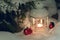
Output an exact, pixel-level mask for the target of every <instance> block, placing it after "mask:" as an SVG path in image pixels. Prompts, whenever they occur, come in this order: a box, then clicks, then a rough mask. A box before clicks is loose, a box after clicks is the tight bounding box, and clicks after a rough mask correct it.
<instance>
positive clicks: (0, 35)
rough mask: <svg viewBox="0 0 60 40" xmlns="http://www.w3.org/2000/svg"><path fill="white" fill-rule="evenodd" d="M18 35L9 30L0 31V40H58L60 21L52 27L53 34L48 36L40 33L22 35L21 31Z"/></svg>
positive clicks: (59, 36)
mask: <svg viewBox="0 0 60 40" xmlns="http://www.w3.org/2000/svg"><path fill="white" fill-rule="evenodd" d="M18 34H19V35H17V34H16V33H15V34H12V33H9V32H0V40H60V22H59V23H57V24H56V26H55V28H54V34H52V35H50V36H43V35H41V34H34V35H28V36H27V35H24V34H23V32H20V33H18Z"/></svg>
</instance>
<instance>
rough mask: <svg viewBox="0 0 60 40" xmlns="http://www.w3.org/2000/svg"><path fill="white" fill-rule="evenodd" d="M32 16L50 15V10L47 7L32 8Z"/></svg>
mask: <svg viewBox="0 0 60 40" xmlns="http://www.w3.org/2000/svg"><path fill="white" fill-rule="evenodd" d="M30 16H32V17H46V16H48V11H47V10H45V9H36V10H32V11H31V14H30Z"/></svg>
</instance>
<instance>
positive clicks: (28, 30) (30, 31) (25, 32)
mask: <svg viewBox="0 0 60 40" xmlns="http://www.w3.org/2000/svg"><path fill="white" fill-rule="evenodd" d="M31 33H32V29H31V28H26V29H25V30H24V34H25V35H29V34H31Z"/></svg>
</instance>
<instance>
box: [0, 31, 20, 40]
mask: <svg viewBox="0 0 60 40" xmlns="http://www.w3.org/2000/svg"><path fill="white" fill-rule="evenodd" d="M0 40H20V39H19V38H18V37H17V36H16V35H15V34H12V33H9V32H0Z"/></svg>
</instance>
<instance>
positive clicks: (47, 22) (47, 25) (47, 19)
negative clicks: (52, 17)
mask: <svg viewBox="0 0 60 40" xmlns="http://www.w3.org/2000/svg"><path fill="white" fill-rule="evenodd" d="M47 26H48V17H47Z"/></svg>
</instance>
